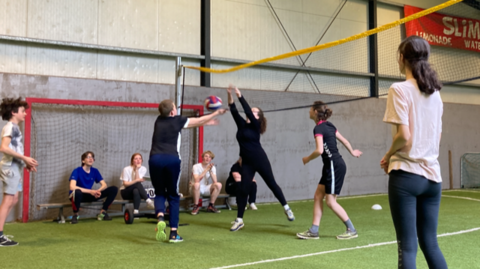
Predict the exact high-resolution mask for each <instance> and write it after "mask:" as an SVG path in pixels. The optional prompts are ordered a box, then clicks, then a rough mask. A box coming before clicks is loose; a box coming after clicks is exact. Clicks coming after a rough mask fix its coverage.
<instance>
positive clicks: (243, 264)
mask: <svg viewBox="0 0 480 269" xmlns="http://www.w3.org/2000/svg"><path fill="white" fill-rule="evenodd" d="M475 231H480V227H477V228H472V229H468V230H463V231H458V232H453V233H444V234H439V235H438V236H437V237H445V236H452V235H458V234H464V233H471V232H475ZM396 243H397V241H389V242H382V243H376V244H369V245H364V246H357V247H352V248H341V249H333V250H327V251H322V252H316V253H310V254H303V255H295V256H290V257H283V258H277V259H269V260H263V261H257V262H248V263H241V264H234V265H227V266H222V267H213V268H211V269H227V268H235V267H242V266H249V265H255V264H262V263H269V262H277V261H286V260H292V259H298V258H305V257H311V256H317V255H322V254H329V253H335V252H342V251H348V250H356V249H362V248H373V247H379V246H385V245H392V244H396Z"/></svg>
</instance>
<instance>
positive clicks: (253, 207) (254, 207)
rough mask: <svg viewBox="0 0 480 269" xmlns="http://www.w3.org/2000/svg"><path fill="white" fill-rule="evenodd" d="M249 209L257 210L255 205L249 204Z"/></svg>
mask: <svg viewBox="0 0 480 269" xmlns="http://www.w3.org/2000/svg"><path fill="white" fill-rule="evenodd" d="M250 209H251V210H258V208H257V206H256V205H255V203H251V204H250Z"/></svg>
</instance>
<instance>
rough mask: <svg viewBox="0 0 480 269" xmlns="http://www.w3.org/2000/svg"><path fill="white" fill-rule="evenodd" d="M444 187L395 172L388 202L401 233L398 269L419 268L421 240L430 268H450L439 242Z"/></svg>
mask: <svg viewBox="0 0 480 269" xmlns="http://www.w3.org/2000/svg"><path fill="white" fill-rule="evenodd" d="M441 196H442V184H441V183H435V182H433V181H430V180H428V179H426V178H425V177H423V176H420V175H416V174H412V173H408V172H405V171H402V170H392V171H391V172H390V178H389V181H388V200H389V203H390V210H391V213H392V219H393V224H394V226H395V231H396V233H397V243H398V268H416V264H415V260H416V257H417V237H418V243H419V244H420V248H421V249H422V251H423V255H424V256H425V259H426V260H427V263H428V267H429V268H435V269H443V268H447V263H446V262H445V258H444V257H443V254H442V251H441V250H440V248H439V246H438V242H437V226H438V211H439V208H440V198H441Z"/></svg>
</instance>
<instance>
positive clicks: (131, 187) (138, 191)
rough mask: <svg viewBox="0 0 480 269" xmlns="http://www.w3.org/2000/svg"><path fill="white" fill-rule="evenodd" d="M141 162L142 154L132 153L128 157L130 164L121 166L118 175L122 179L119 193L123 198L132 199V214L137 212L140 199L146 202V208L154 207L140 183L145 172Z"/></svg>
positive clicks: (145, 169)
mask: <svg viewBox="0 0 480 269" xmlns="http://www.w3.org/2000/svg"><path fill="white" fill-rule="evenodd" d="M142 163H143V158H142V155H141V154H140V153H135V154H133V155H132V158H131V159H130V165H129V166H127V167H125V168H123V172H122V174H121V175H120V180H121V181H122V187H120V194H121V195H122V199H123V200H132V199H133V214H138V209H139V208H140V202H141V199H143V200H145V201H146V202H147V207H148V208H150V209H154V208H155V205H154V204H153V201H152V200H151V199H150V198H148V194H147V191H146V190H145V188H144V187H143V185H142V182H144V181H145V179H143V177H144V176H145V174H146V173H147V168H146V167H145V166H142Z"/></svg>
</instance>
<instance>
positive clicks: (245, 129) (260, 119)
mask: <svg viewBox="0 0 480 269" xmlns="http://www.w3.org/2000/svg"><path fill="white" fill-rule="evenodd" d="M232 89H233V86H232V85H230V86H229V87H228V89H227V92H228V105H229V106H230V111H231V113H232V116H233V119H234V120H235V123H236V124H237V128H238V131H237V141H238V144H239V145H240V157H242V171H241V175H242V179H241V183H240V190H239V191H238V193H237V205H238V212H237V219H236V220H235V222H233V226H232V228H231V229H230V231H232V232H235V231H238V230H240V229H241V228H243V227H244V224H243V213H244V212H245V206H246V205H247V197H248V193H249V190H250V188H251V184H252V180H253V177H254V176H255V173H256V172H258V173H259V174H260V176H261V177H262V178H263V180H264V181H265V183H266V184H267V186H268V187H269V188H270V190H272V192H273V194H274V195H275V197H276V198H277V199H278V201H280V203H281V204H282V206H283V207H284V209H285V214H286V215H287V218H288V220H290V221H293V220H295V216H294V215H293V212H292V210H291V209H290V207H289V206H288V204H287V201H286V200H285V196H284V195H283V192H282V189H280V187H279V186H278V185H277V182H275V177H274V176H273V171H272V166H271V165H270V161H269V160H268V157H267V154H266V153H265V151H264V150H263V148H262V145H261V144H260V135H261V134H263V133H264V132H265V131H266V129H267V119H266V118H265V117H264V115H263V112H262V110H260V109H259V108H257V107H254V108H250V106H249V105H248V103H247V101H245V99H244V98H243V97H242V94H241V93H240V90H239V89H238V88H235V93H236V95H237V97H238V100H239V101H240V103H241V104H242V107H243V110H244V111H245V114H246V116H247V119H246V120H245V119H244V118H242V117H241V116H240V114H239V113H238V110H237V108H236V106H235V103H234V101H233V97H232Z"/></svg>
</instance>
